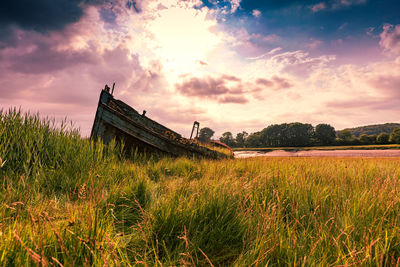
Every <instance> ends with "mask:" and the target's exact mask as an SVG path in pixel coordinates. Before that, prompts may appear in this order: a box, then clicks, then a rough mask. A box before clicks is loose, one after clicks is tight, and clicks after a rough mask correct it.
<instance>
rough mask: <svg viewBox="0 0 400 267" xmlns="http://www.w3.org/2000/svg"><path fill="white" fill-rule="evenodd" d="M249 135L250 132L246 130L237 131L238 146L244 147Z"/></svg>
mask: <svg viewBox="0 0 400 267" xmlns="http://www.w3.org/2000/svg"><path fill="white" fill-rule="evenodd" d="M248 136H249V134H248V133H247V132H245V131H243V132H241V133H237V134H236V140H235V141H236V146H237V147H244V146H245V141H246V138H247V137H248Z"/></svg>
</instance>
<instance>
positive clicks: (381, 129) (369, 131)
mask: <svg viewBox="0 0 400 267" xmlns="http://www.w3.org/2000/svg"><path fill="white" fill-rule="evenodd" d="M399 127H400V123H385V124H374V125H367V126H360V127H354V128H346V129H345V130H349V131H350V132H351V134H352V135H354V136H355V137H357V138H359V137H360V136H361V135H363V134H366V135H377V136H378V135H379V134H381V133H388V134H390V133H391V132H393V130H394V129H397V128H399Z"/></svg>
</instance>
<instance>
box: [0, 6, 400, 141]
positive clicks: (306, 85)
mask: <svg viewBox="0 0 400 267" xmlns="http://www.w3.org/2000/svg"><path fill="white" fill-rule="evenodd" d="M371 3H372V1H363V0H353V1H351V0H329V1H328V0H327V1H324V0H320V1H316V0H307V1H300V0H285V1H278V0H268V1H251V0H243V1H239V0H224V1H201V0H188V1H178V0H168V1H161V0H150V1H132V0H129V1H126V0H115V1H109V0H68V1H67V0H53V1H47V0H36V1H28V0H16V1H9V0H7V1H6V2H5V3H2V9H1V10H0V83H1V84H2V86H1V88H0V106H1V108H8V107H12V106H17V107H18V106H21V107H22V108H23V110H31V111H33V112H35V111H40V112H41V114H42V115H48V116H51V117H54V116H55V117H56V118H58V119H59V118H64V117H65V116H67V117H68V118H69V119H71V120H73V121H75V122H76V126H78V127H81V129H82V133H83V135H88V134H89V133H90V128H91V125H92V123H93V117H94V112H95V109H96V105H97V101H98V95H99V92H100V89H101V88H102V87H104V84H105V83H108V84H109V85H111V84H112V83H113V82H116V90H115V93H114V95H115V97H116V98H118V99H121V100H123V101H125V102H127V103H128V104H130V105H131V106H132V107H134V108H135V109H137V110H139V111H141V110H144V109H145V110H147V114H148V115H149V117H150V118H152V119H155V120H157V121H159V122H161V123H163V124H165V125H167V126H168V127H171V128H172V129H174V130H177V131H178V132H182V133H183V134H190V129H191V125H192V122H193V121H194V120H197V121H200V122H201V123H202V126H209V127H211V128H213V129H214V130H216V131H217V133H216V135H218V134H221V132H224V131H227V130H230V131H232V132H238V131H242V130H247V131H248V132H251V131H253V130H259V129H262V128H263V127H265V126H267V125H268V124H272V123H282V122H291V121H302V122H309V123H314V124H315V123H322V122H324V123H331V124H333V125H334V126H335V127H336V128H344V127H349V126H354V125H359V124H366V123H368V122H387V121H396V120H398V118H397V117H396V116H397V115H396V114H398V111H399V107H400V103H399V101H398V100H397V99H400V97H399V96H400V94H399V89H398V88H400V87H399V86H400V75H399V73H400V68H399V66H400V57H399V56H398V55H399V54H400V48H399V35H400V24H399V23H400V21H399V20H398V14H397V13H396V12H394V11H393V10H394V8H390V9H389V8H388V7H390V6H391V5H394V4H396V2H395V1H394V0H387V1H381V2H376V3H374V4H371ZM388 3H389V4H388ZM356 8H357V10H362V11H363V12H355V13H353V12H352V9H356ZM379 8H380V9H379ZM378 9H379V12H378V11H375V10H378ZM364 12H365V13H364ZM381 13H382V14H383V13H385V16H384V17H383V15H382V14H381ZM366 18H368V19H366ZM383 18H384V20H383ZM346 22H348V24H346ZM361 22H362V23H361ZM383 23H391V24H387V25H385V26H384V28H383V31H382V32H381V33H380V39H377V36H376V34H377V32H378V29H379V28H380V27H381V25H382V24H383ZM369 28H371V29H375V31H374V30H371V31H368V33H369V34H366V33H365V32H366V30H367V29H369ZM361 35H362V36H361ZM363 38H364V39H363ZM339 39H340V40H341V44H340V50H339V49H338V47H339V46H338V45H337V40H339ZM351 42H353V46H351V45H349V44H351ZM382 51H385V53H384V55H383V54H382ZM365 54H368V57H366V56H365ZM321 111H323V112H321Z"/></svg>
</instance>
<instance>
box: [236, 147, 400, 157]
mask: <svg viewBox="0 0 400 267" xmlns="http://www.w3.org/2000/svg"><path fill="white" fill-rule="evenodd" d="M234 154H235V158H252V157H366V158H376V157H400V149H381V150H307V151H284V150H274V151H271V152H263V151H235V153H234Z"/></svg>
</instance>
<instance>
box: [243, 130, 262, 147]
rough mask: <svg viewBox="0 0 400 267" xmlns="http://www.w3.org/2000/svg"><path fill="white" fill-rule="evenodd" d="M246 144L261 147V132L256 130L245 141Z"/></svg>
mask: <svg viewBox="0 0 400 267" xmlns="http://www.w3.org/2000/svg"><path fill="white" fill-rule="evenodd" d="M245 146H246V147H261V146H262V142H261V132H256V133H252V134H250V135H249V136H248V137H247V138H246V141H245Z"/></svg>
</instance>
